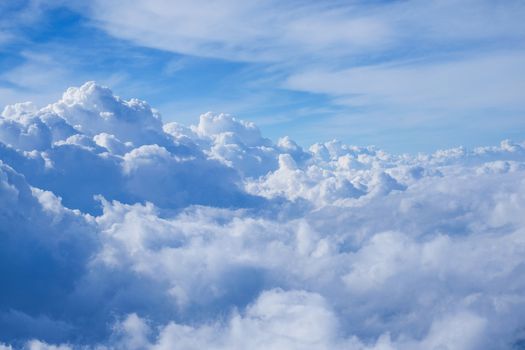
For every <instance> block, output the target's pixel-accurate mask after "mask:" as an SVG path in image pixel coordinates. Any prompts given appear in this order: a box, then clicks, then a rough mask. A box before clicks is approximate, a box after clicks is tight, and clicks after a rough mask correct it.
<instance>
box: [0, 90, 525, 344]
mask: <svg viewBox="0 0 525 350" xmlns="http://www.w3.org/2000/svg"><path fill="white" fill-rule="evenodd" d="M0 161H1V162H0V282H1V283H0V285H2V293H0V349H203V348H206V349H246V348H250V349H444V348H448V349H508V348H513V347H514V348H520V346H522V345H523V343H524V341H525V334H524V333H523V332H524V328H523V325H524V324H525V317H524V316H523V315H525V283H524V281H525V278H524V277H525V276H524V274H525V269H524V266H525V264H524V258H523V257H524V256H525V255H524V254H525V240H524V237H525V236H524V235H525V219H524V218H523V215H522V213H523V211H524V210H525V181H524V178H525V177H524V176H523V175H524V172H525V143H515V142H511V141H503V142H502V143H501V144H500V145H498V146H491V147H480V148H476V149H472V150H467V149H465V148H461V147H460V148H456V149H449V150H441V151H437V152H435V153H433V154H427V155H425V154H419V155H416V156H409V155H392V154H388V153H386V152H384V151H381V150H379V149H377V148H374V147H356V146H349V145H345V144H342V143H340V142H337V141H330V142H325V143H317V144H314V145H312V146H311V147H310V148H309V149H303V148H302V147H300V146H299V145H297V144H296V143H295V142H293V141H292V140H290V139H289V138H286V137H285V138H282V139H280V140H279V141H278V142H277V143H274V142H272V141H271V140H269V139H267V138H264V137H263V136H262V135H261V133H260V131H259V130H258V128H257V127H256V126H255V125H254V124H252V123H249V122H245V121H241V120H238V119H235V118H233V117H231V116H228V115H213V114H210V113H208V114H204V115H202V116H201V118H200V121H199V124H198V125H194V126H183V125H180V124H177V123H167V124H163V122H162V118H161V117H160V115H159V114H158V112H156V111H155V110H153V109H152V108H151V107H149V106H148V105H147V103H145V102H142V101H139V100H129V101H126V100H123V99H120V98H118V97H116V96H114V95H113V93H112V92H111V91H110V90H109V89H108V88H105V87H101V86H98V85H96V84H95V83H87V84H85V85H83V86H81V87H79V88H71V89H69V90H68V91H66V93H65V94H64V96H63V98H62V99H61V100H60V101H58V102H56V103H52V104H50V105H48V106H47V107H44V108H42V109H36V108H34V107H33V106H32V105H31V104H28V103H24V104H18V105H15V106H8V107H6V108H5V109H4V112H3V113H2V116H1V118H0Z"/></svg>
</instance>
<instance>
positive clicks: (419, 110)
mask: <svg viewBox="0 0 525 350" xmlns="http://www.w3.org/2000/svg"><path fill="white" fill-rule="evenodd" d="M524 17H525V4H523V2H522V1H519V0H508V1H505V2H494V1H485V0H467V1H457V0H444V1H429V2H422V1H411V0H404V1H379V0H374V1H325V2H308V1H251V2H246V1H236V0H220V1H192V2H187V1H167V0H152V1H146V0H139V1H135V2H133V4H130V3H129V2H127V1H121V0H116V1H102V0H100V1H99V0H94V1H75V2H70V1H61V0H48V1H44V0H16V1H7V2H2V4H1V5H0V105H2V106H5V105H7V104H13V103H16V102H23V101H33V102H35V103H36V104H37V105H38V106H40V107H43V106H44V105H45V104H46V103H49V101H52V100H56V99H58V98H59V97H60V96H61V94H62V92H63V91H64V90H65V89H66V88H67V87H69V86H79V85H81V84H82V83H84V82H86V81H91V80H95V81H97V82H98V83H100V84H103V85H106V86H109V87H111V88H112V89H113V90H114V91H115V93H116V94H118V95H120V96H122V97H125V98H131V97H139V98H141V99H144V100H146V101H148V102H149V103H150V104H151V105H152V106H153V107H155V108H156V109H158V110H159V111H160V112H161V114H162V117H163V120H165V121H179V122H182V123H185V124H194V123H197V122H198V117H199V115H200V114H202V113H205V112H208V111H212V112H215V113H228V114H231V115H234V116H238V117H240V118H242V119H245V120H250V121H253V122H255V123H256V124H257V125H258V126H259V127H260V128H261V130H262V131H263V133H264V134H265V135H266V136H267V137H270V138H271V139H273V140H277V139H278V138H279V137H282V136H290V137H291V138H292V139H294V140H296V141H297V142H299V144H301V145H303V146H309V145H310V144H312V143H314V142H316V141H319V140H325V141H327V140H332V139H337V140H341V141H343V142H345V143H348V144H356V145H362V146H363V145H370V144H374V145H377V146H379V147H381V148H383V149H386V150H389V151H392V152H407V153H417V152H430V151H433V150H436V149H440V148H449V147H454V146H458V145H464V146H467V147H474V146H478V145H487V144H497V143H499V142H500V141H501V140H504V139H513V140H517V141H519V140H521V139H522V138H523V136H522V135H524V134H525V102H524V101H525V98H524V97H525V96H524V93H523V91H525V23H524V21H523V18H524Z"/></svg>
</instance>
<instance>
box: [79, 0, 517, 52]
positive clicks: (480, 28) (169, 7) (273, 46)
mask: <svg viewBox="0 0 525 350" xmlns="http://www.w3.org/2000/svg"><path fill="white" fill-rule="evenodd" d="M523 11H524V8H523V6H522V4H521V3H520V2H518V1H512V2H510V3H509V4H506V5H505V6H498V5H496V6H495V5H494V4H492V3H490V2H488V1H468V2H467V3H465V2H458V1H455V0H449V1H444V2H439V3H437V2H436V3H430V4H425V5H424V6H423V5H422V4H420V3H418V2H416V1H405V2H389V3H381V2H379V3H377V2H376V3H368V2H361V1H353V2H349V3H341V2H337V1H332V2H328V3H323V4H316V3H308V2H307V3H304V2H291V3H287V4H285V3H282V2H270V3H268V2H251V3H249V4H247V3H245V2H242V1H235V0H225V1H213V2H212V3H210V2H205V3H204V2H203V3H199V2H192V3H189V2H187V1H178V2H176V3H173V2H168V1H164V0H157V1H139V2H137V3H135V4H134V5H132V6H130V5H129V4H126V6H123V4H122V3H121V2H111V3H108V2H104V1H95V2H93V3H92V5H91V6H88V10H87V13H88V15H89V16H91V18H92V20H93V22H94V24H95V25H97V26H98V27H100V28H103V29H104V30H106V31H108V32H109V33H110V34H112V35H114V36H116V37H119V38H124V39H128V40H131V41H133V42H135V43H137V44H140V45H144V46H149V47H155V48H159V49H163V50H167V51H174V52H178V53H183V54H189V55H197V56H205V57H215V58H226V59H233V60H247V61H277V62H283V61H286V60H290V59H291V60H295V59H297V58H302V59H305V58H306V57H308V56H311V55H313V56H314V57H316V58H323V59H328V60H333V59H334V58H341V57H345V56H348V55H363V54H365V53H377V52H384V51H389V50H392V49H395V48H399V47H404V46H405V45H406V42H407V41H408V40H410V41H412V42H415V43H427V44H433V45H438V44H439V45H443V43H446V44H448V45H450V44H451V43H453V44H457V43H463V42H465V41H466V42H472V41H479V40H487V39H497V38H505V40H517V39H519V37H520V35H521V34H523V31H524V27H523V26H522V25H521V22H520V21H519V20H518V18H519V15H518V14H519V13H523ZM466 18H468V22H466V21H465V19H466ZM489 18H490V21H487V20H488V19H489Z"/></svg>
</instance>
